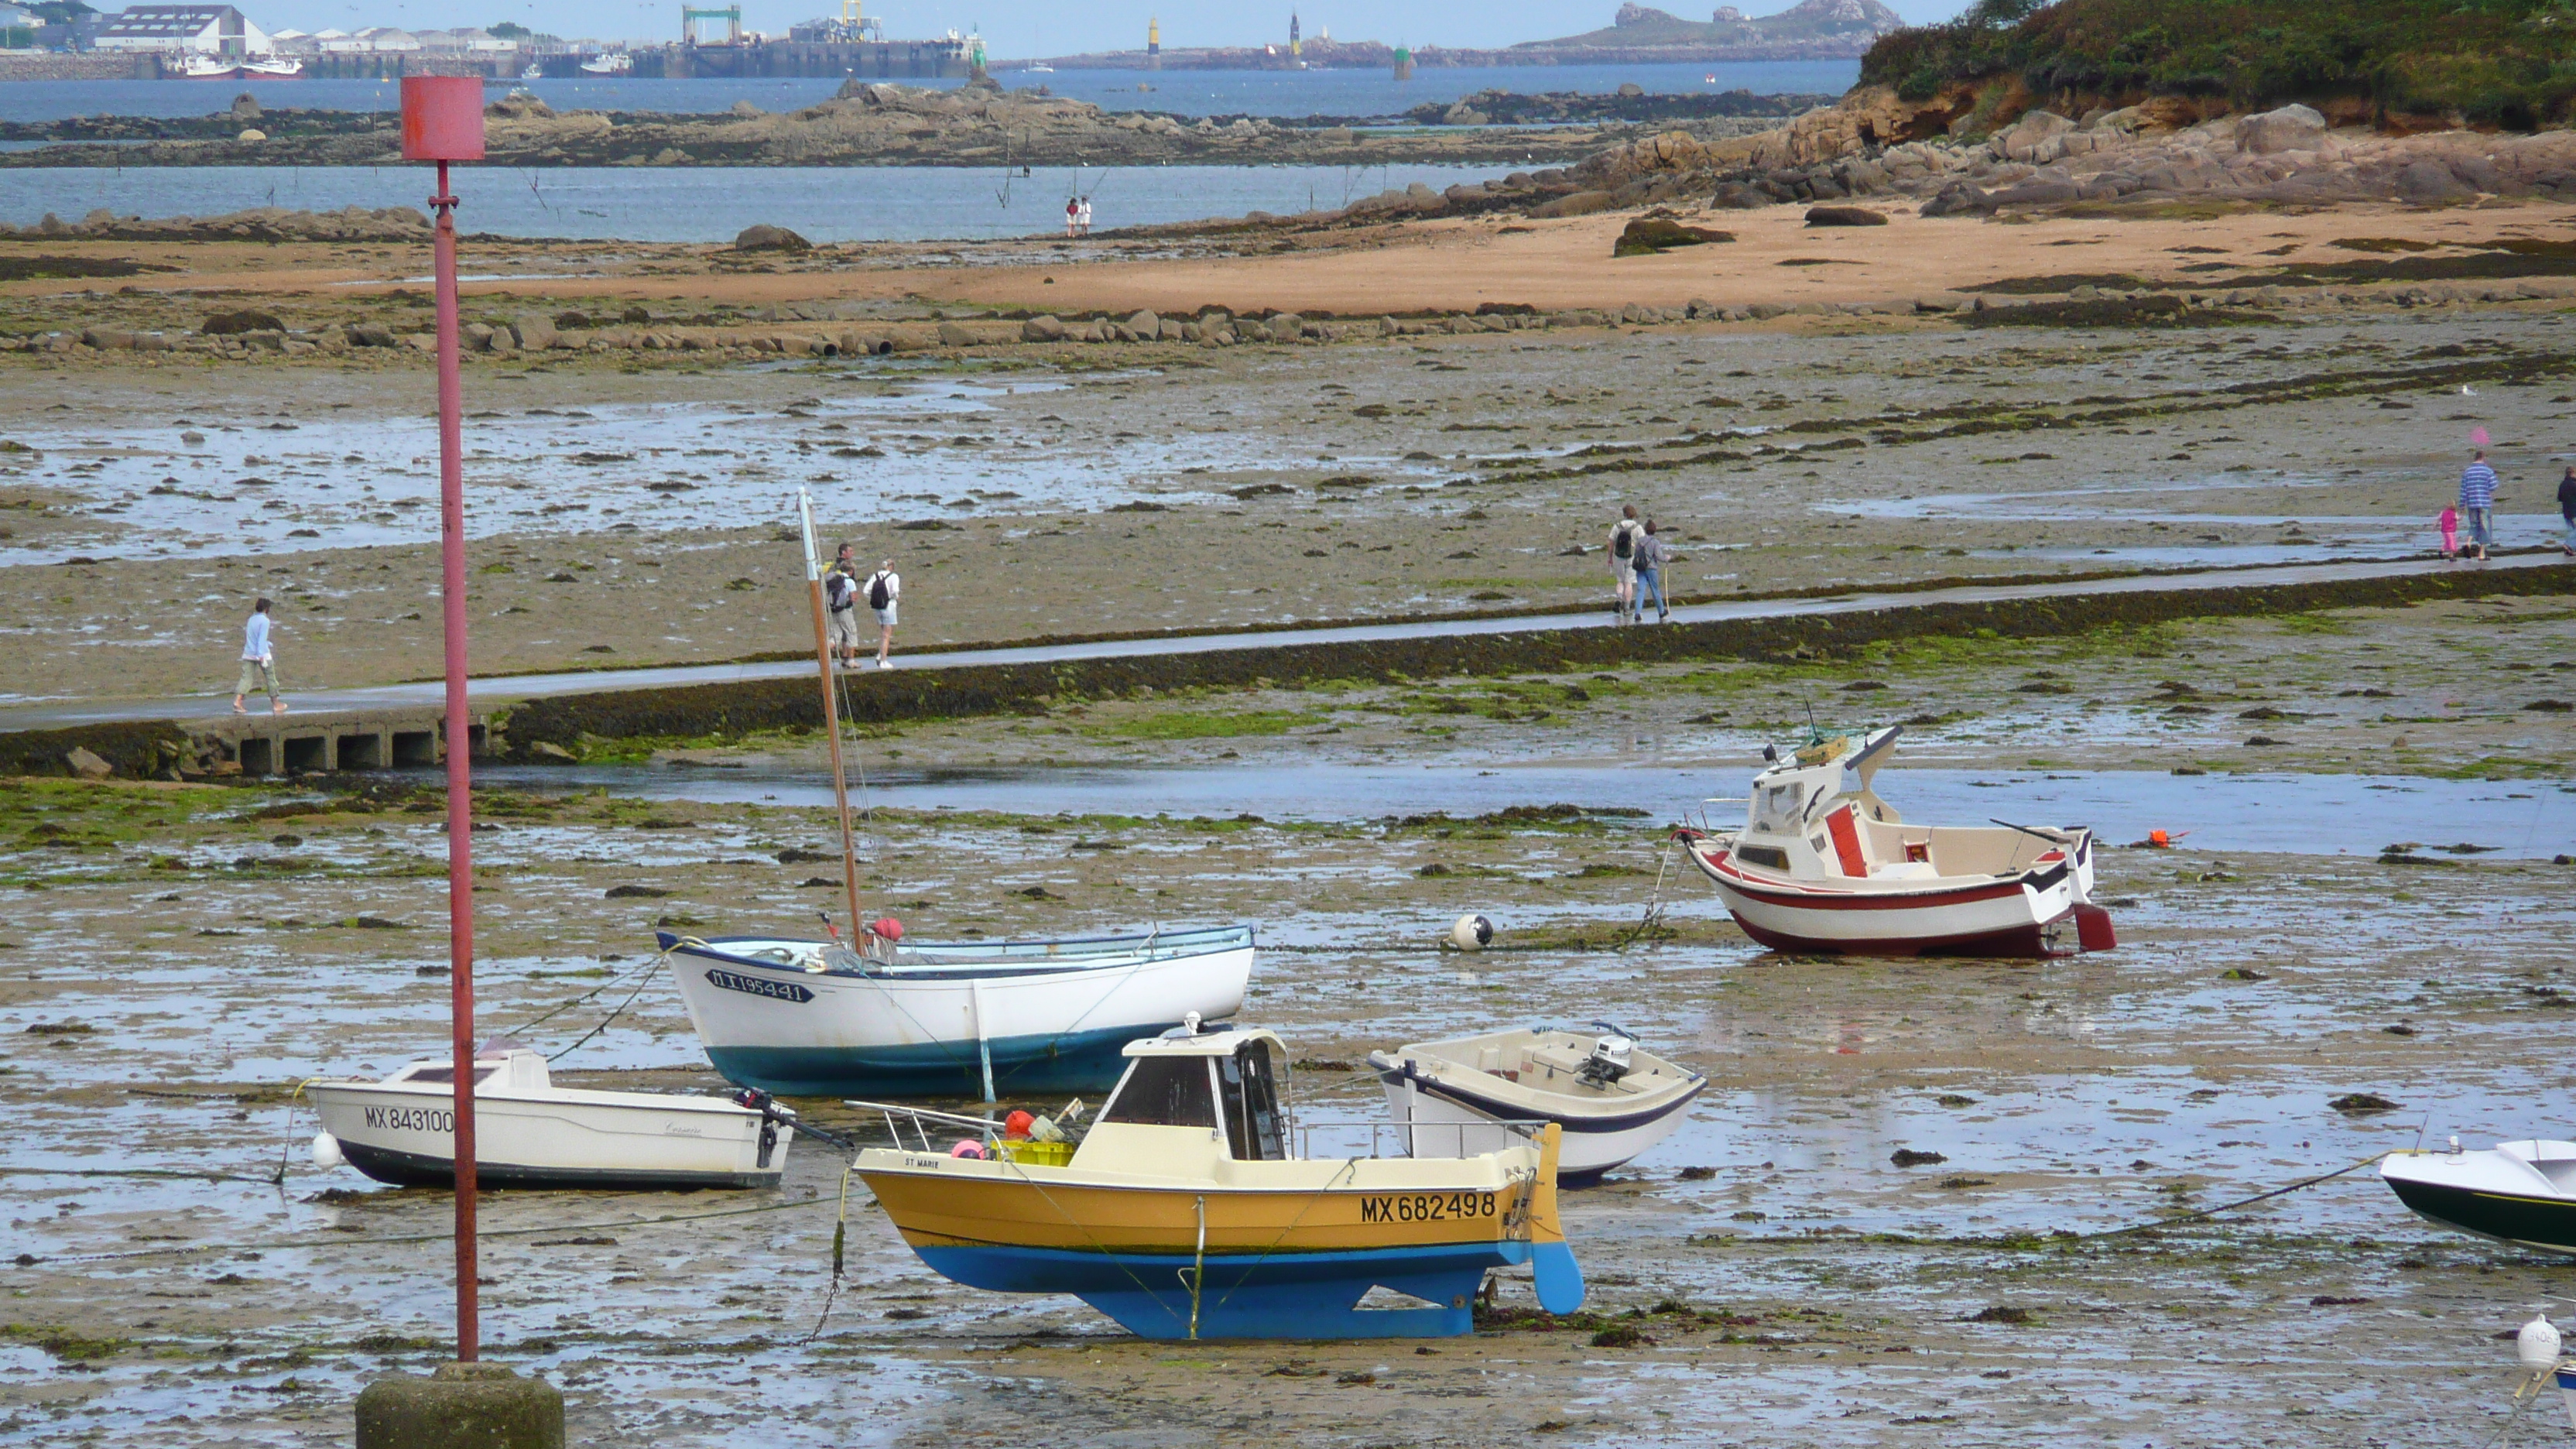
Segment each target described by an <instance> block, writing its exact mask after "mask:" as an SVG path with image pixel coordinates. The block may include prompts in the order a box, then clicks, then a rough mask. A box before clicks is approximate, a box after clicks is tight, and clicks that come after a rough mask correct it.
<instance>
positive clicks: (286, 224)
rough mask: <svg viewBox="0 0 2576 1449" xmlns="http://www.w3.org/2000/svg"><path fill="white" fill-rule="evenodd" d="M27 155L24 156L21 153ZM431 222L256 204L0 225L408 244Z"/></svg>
mask: <svg viewBox="0 0 2576 1449" xmlns="http://www.w3.org/2000/svg"><path fill="white" fill-rule="evenodd" d="M22 154H23V153H22ZM429 230H430V228H429V218H428V216H427V215H425V214H424V213H422V212H419V211H415V210H413V209H412V208H410V207H404V206H388V207H384V208H381V209H379V210H374V211H370V210H368V209H367V208H365V207H363V206H351V207H344V208H342V209H341V210H339V211H290V210H288V209H286V208H284V207H276V206H257V207H253V208H251V209H250V210H248V211H232V212H226V213H224V214H223V215H221V216H202V217H200V216H165V217H157V218H153V219H151V220H146V219H144V218H143V217H140V216H118V215H117V214H116V213H114V212H112V211H109V210H107V209H106V208H104V207H101V208H100V209H98V210H96V211H93V212H91V213H90V214H89V215H87V216H85V217H83V218H81V219H80V220H79V221H78V222H65V221H63V220H62V219H61V218H60V217H57V216H54V215H52V214H51V213H48V214H47V215H46V216H45V218H44V219H43V220H41V221H39V222H37V223H36V224H35V225H33V226H26V227H17V226H10V225H7V224H6V223H0V237H28V238H44V237H61V238H64V239H67V240H68V239H76V238H88V239H94V240H98V241H408V242H418V241H427V240H428V239H429Z"/></svg>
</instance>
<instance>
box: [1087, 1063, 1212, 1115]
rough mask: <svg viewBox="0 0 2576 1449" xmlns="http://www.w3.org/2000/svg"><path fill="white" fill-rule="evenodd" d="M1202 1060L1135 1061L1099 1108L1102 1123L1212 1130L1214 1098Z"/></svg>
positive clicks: (1206, 1069)
mask: <svg viewBox="0 0 2576 1449" xmlns="http://www.w3.org/2000/svg"><path fill="white" fill-rule="evenodd" d="M1209 1087H1210V1083H1209V1072H1208V1059H1207V1058H1205V1057H1138V1058H1137V1059H1136V1065H1134V1066H1133V1067H1130V1068H1128V1071H1127V1080H1125V1081H1123V1082H1120V1083H1119V1084H1118V1095H1116V1096H1115V1097H1112V1098H1110V1099H1109V1105H1108V1106H1106V1107H1104V1108H1102V1109H1101V1112H1100V1120H1101V1121H1103V1122H1133V1123H1136V1124H1138V1125H1140V1126H1146V1127H1214V1126H1215V1125H1216V1097H1215V1095H1214V1094H1213V1093H1212V1092H1211V1091H1210V1090H1209Z"/></svg>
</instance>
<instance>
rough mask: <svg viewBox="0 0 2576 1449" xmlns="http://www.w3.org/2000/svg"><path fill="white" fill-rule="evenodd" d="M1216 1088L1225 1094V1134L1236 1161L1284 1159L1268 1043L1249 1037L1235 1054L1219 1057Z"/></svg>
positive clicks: (1284, 1153) (1276, 1090)
mask: <svg viewBox="0 0 2576 1449" xmlns="http://www.w3.org/2000/svg"><path fill="white" fill-rule="evenodd" d="M1216 1072H1217V1090H1218V1091H1219V1092H1220V1093H1222V1094H1223V1095H1224V1102H1225V1135H1226V1142H1227V1144H1228V1145H1229V1146H1230V1147H1232V1148H1233V1150H1234V1158H1235V1160H1236V1161H1237V1162H1285V1161H1286V1160H1287V1159H1288V1150H1287V1147H1286V1145H1285V1144H1284V1143H1283V1142H1282V1140H1281V1134H1280V1126H1279V1079H1278V1078H1277V1077H1276V1076H1274V1075H1273V1074H1272V1072H1271V1067H1270V1047H1269V1045H1268V1044H1267V1043H1264V1042H1257V1041H1248V1042H1245V1043H1244V1044H1243V1045H1241V1046H1239V1047H1236V1048H1235V1049H1234V1055H1233V1056H1230V1057H1219V1058H1218V1059H1217V1064H1216Z"/></svg>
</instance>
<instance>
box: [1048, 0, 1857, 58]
mask: <svg viewBox="0 0 2576 1449" xmlns="http://www.w3.org/2000/svg"><path fill="white" fill-rule="evenodd" d="M1904 26H1905V21H1904V19H1903V18H1902V17H1900V16H1899V15H1898V14H1897V13H1896V12H1895V11H1893V10H1890V9H1888V8H1887V7H1886V6H1885V5H1882V4H1880V3H1879V0H1799V3H1797V4H1795V5H1793V6H1791V7H1789V8H1788V9H1786V10H1783V11H1781V12H1780V13H1779V14H1777V15H1763V16H1756V17H1747V16H1746V15H1745V14H1744V12H1743V11H1741V10H1738V9H1736V8H1735V7H1734V6H1732V5H1721V6H1719V7H1718V8H1717V9H1716V10H1715V11H1714V12H1712V13H1711V14H1710V16H1709V18H1708V19H1707V20H1706V21H1697V20H1684V19H1682V18H1681V17H1680V16H1678V15H1674V14H1671V13H1670V12H1668V11H1663V10H1656V9H1652V8H1650V7H1648V6H1644V5H1639V4H1635V3H1634V0H1631V3H1628V4H1624V5H1621V6H1620V7H1619V10H1618V13H1617V14H1615V15H1613V16H1612V17H1611V19H1610V23H1609V24H1608V25H1606V26H1604V27H1602V28H1601V29H1599V30H1587V31H1585V32H1584V33H1583V34H1581V35H1568V36H1563V37H1560V38H1558V39H1555V40H1527V41H1523V42H1521V43H1520V44H1518V45H1513V46H1506V47H1504V48H1502V49H1500V50H1470V49H1463V48H1453V47H1450V46H1444V45H1417V46H1413V47H1411V48H1410V53H1411V57H1412V61H1413V64H1414V65H1415V66H1416V67H1418V68H1429V67H1434V66H1439V67H1457V66H1495V65H1635V64H1640V63H1649V62H1656V61H1672V62H1683V63H1689V64H1702V63H1707V62H1713V61H1747V60H1857V59H1859V58H1860V57H1861V56H1862V55H1864V54H1867V53H1868V51H1869V48H1870V46H1871V45H1872V44H1874V43H1875V42H1876V41H1877V40H1878V38H1879V37H1880V36H1882V35H1887V34H1890V33H1892V32H1894V31H1897V30H1901V29H1903V28H1904ZM1397 49H1398V47H1396V46H1393V45H1389V44H1387V43H1386V42H1384V41H1377V40H1356V41H1354V40H1334V39H1332V38H1330V37H1329V36H1318V37H1316V38H1315V39H1312V40H1308V41H1306V42H1304V44H1303V46H1302V47H1301V48H1300V49H1299V51H1298V52H1297V53H1295V54H1293V55H1292V54H1291V52H1290V49H1289V47H1288V46H1286V45H1284V44H1280V45H1224V46H1207V47H1202V48H1198V49H1184V50H1165V51H1163V52H1162V53H1161V54H1160V55H1159V56H1152V57H1149V56H1148V55H1147V54H1146V53H1145V52H1144V51H1141V50H1113V51H1102V52H1096V53H1093V54H1089V55H1067V56H1057V57H1054V58H1053V59H1051V60H1049V61H1048V64H1050V65H1053V66H1055V67H1056V68H1057V69H1059V70H1143V69H1147V68H1148V67H1149V66H1151V65H1153V64H1155V63H1159V65H1160V67H1161V68H1162V69H1164V70H1284V69H1289V68H1291V67H1294V66H1297V65H1300V64H1302V65H1304V66H1306V67H1308V68H1311V69H1318V70H1382V69H1389V68H1392V67H1393V66H1394V64H1395V61H1396V51H1397Z"/></svg>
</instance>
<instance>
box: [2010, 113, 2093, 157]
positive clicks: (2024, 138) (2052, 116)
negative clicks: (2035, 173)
mask: <svg viewBox="0 0 2576 1449" xmlns="http://www.w3.org/2000/svg"><path fill="white" fill-rule="evenodd" d="M2074 129H2075V123H2074V122H2073V121H2070V120H2068V119H2066V118H2065V117H2064V116H2061V115H2059V114H2057V113H2056V112H2055V111H2030V112H2026V113H2025V114H2024V115H2023V116H2022V118H2021V119H2020V120H2018V121H2015V122H2013V123H2012V124H2011V125H2010V126H2008V127H2006V128H2004V130H2003V132H2002V133H2001V134H1999V135H1997V136H1996V137H1995V141H1994V147H1995V154H1996V155H1998V156H2001V157H2003V158H2004V159H2005V160H2007V161H2025V162H2028V163H2029V164H2031V165H2033V166H2045V165H2047V164H2048V163H2049V162H2051V161H2054V160H2056V159H2057V158H2058V157H2059V156H2061V155H2064V154H2065V151H2066V147H2065V145H2064V144H2063V142H2062V141H2061V139H2060V138H2062V137H2063V136H2065V135H2066V133H2068V132H2069V131H2072V130H2074Z"/></svg>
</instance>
